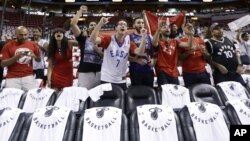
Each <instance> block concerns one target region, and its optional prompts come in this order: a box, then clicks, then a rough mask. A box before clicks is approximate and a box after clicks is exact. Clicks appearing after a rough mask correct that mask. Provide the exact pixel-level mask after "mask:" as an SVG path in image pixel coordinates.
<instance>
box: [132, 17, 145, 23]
mask: <svg viewBox="0 0 250 141" xmlns="http://www.w3.org/2000/svg"><path fill="white" fill-rule="evenodd" d="M138 19H143V17H136V18H134V20H133V24H135V21H136V20H138ZM143 20H144V19H143Z"/></svg>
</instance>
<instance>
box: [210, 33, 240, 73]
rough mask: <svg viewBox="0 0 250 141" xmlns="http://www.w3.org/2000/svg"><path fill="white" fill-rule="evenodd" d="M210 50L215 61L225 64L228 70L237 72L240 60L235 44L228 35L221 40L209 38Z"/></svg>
mask: <svg viewBox="0 0 250 141" xmlns="http://www.w3.org/2000/svg"><path fill="white" fill-rule="evenodd" d="M206 45H207V49H208V52H209V53H210V54H211V55H212V58H213V61H215V62H216V63H219V64H221V65H223V66H225V67H226V68H227V69H228V71H231V72H235V71H236V69H237V66H238V61H237V57H236V52H235V46H234V44H233V43H232V42H231V41H230V40H229V39H228V38H226V37H223V38H222V40H221V41H219V40H215V39H209V40H208V41H207V42H206Z"/></svg>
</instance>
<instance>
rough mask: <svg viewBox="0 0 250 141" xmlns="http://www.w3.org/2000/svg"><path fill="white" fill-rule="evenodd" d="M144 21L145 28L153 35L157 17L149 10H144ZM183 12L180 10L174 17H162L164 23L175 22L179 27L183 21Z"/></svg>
mask: <svg viewBox="0 0 250 141" xmlns="http://www.w3.org/2000/svg"><path fill="white" fill-rule="evenodd" d="M144 16H145V17H144V18H145V21H146V24H145V25H146V28H147V30H148V32H149V33H150V34H151V35H154V33H155V31H156V30H157V26H158V17H157V16H156V15H154V14H153V13H151V12H149V11H145V15H144ZM184 18H185V13H184V12H181V13H180V14H179V15H177V16H174V17H163V18H162V20H163V21H165V22H166V24H176V25H177V26H178V27H181V25H182V23H183V22H184Z"/></svg>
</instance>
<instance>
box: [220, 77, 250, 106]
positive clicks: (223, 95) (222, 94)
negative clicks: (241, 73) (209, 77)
mask: <svg viewBox="0 0 250 141" xmlns="http://www.w3.org/2000/svg"><path fill="white" fill-rule="evenodd" d="M221 83H227V84H228V87H230V86H229V85H231V86H233V85H234V83H239V82H234V81H229V82H221ZM240 86H242V85H240ZM216 89H217V90H218V92H219V94H220V95H221V98H222V101H223V103H226V102H227V101H228V100H229V99H228V98H227V94H226V93H225V92H224V91H223V89H225V87H221V86H220V85H218V84H217V85H216ZM227 89H228V88H227ZM240 89H241V88H240ZM242 89H243V90H244V92H245V94H243V95H244V96H246V97H247V98H250V94H249V92H248V91H247V89H246V88H245V87H243V86H242ZM235 100H237V99H235ZM225 105H226V104H225Z"/></svg>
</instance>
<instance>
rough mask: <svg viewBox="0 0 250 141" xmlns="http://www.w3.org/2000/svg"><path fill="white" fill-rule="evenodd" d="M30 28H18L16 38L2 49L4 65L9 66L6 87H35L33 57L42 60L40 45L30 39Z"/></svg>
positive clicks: (26, 88)
mask: <svg viewBox="0 0 250 141" xmlns="http://www.w3.org/2000/svg"><path fill="white" fill-rule="evenodd" d="M27 39H28V29H27V28H26V27H24V26H18V27H17V28H16V39H15V40H11V41H9V42H8V43H6V44H5V45H4V47H3V49H2V55H3V57H2V62H1V66H2V67H7V68H8V72H7V76H6V87H9V88H18V89H22V90H29V89H32V88H35V79H34V77H33V68H32V59H35V60H36V61H40V60H41V59H40V52H39V47H38V46H37V45H36V44H35V43H34V42H32V41H28V40H27Z"/></svg>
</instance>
